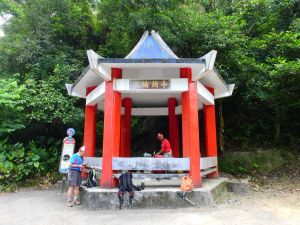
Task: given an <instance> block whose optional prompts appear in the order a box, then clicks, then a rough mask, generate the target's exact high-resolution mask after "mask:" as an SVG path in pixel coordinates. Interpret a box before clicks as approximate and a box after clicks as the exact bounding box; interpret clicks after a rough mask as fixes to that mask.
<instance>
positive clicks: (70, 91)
mask: <svg viewBox="0 0 300 225" xmlns="http://www.w3.org/2000/svg"><path fill="white" fill-rule="evenodd" d="M65 86H66V89H67V91H68V95H71V96H72V86H73V84H65Z"/></svg>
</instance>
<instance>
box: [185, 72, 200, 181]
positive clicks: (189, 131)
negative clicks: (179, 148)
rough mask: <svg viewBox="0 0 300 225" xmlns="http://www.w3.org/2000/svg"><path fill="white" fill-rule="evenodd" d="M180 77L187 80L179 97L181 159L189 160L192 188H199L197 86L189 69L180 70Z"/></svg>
mask: <svg viewBox="0 0 300 225" xmlns="http://www.w3.org/2000/svg"><path fill="white" fill-rule="evenodd" d="M180 77H181V78H188V91H186V92H183V93H182V96H181V98H182V145H183V157H189V158H190V176H191V177H192V180H193V184H194V187H201V186H202V178H201V175H200V142H199V125H198V93H197V86H196V85H197V84H196V82H194V81H192V70H191V68H180Z"/></svg>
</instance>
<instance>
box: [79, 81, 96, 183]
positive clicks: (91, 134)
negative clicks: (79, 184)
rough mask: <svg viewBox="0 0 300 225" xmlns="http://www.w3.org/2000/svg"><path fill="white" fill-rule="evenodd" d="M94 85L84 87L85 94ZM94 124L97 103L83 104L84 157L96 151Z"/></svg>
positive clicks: (93, 154)
mask: <svg viewBox="0 0 300 225" xmlns="http://www.w3.org/2000/svg"><path fill="white" fill-rule="evenodd" d="M95 88H96V86H91V87H87V88H86V96H87V95H88V94H89V93H91V92H92V91H93V90H94V89H95ZM96 124H97V105H92V106H85V116H84V137H83V145H84V146H85V149H86V153H85V156H86V157H95V152H96ZM82 177H83V178H86V177H87V174H86V173H84V172H83V173H82Z"/></svg>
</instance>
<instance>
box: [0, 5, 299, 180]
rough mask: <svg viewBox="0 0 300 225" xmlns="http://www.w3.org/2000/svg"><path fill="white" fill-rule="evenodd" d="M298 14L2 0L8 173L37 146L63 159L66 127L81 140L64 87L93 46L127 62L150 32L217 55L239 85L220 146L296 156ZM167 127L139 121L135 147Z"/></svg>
mask: <svg viewBox="0 0 300 225" xmlns="http://www.w3.org/2000/svg"><path fill="white" fill-rule="evenodd" d="M299 14H300V3H299V1H297V0H281V1H278V0H213V1H212V0H101V1H98V0H51V1H47V0H25V1H19V0H14V1H11V0H0V15H11V18H10V19H8V20H7V23H5V24H4V25H3V31H4V34H5V35H4V36H3V37H0V116H1V121H0V140H1V139H2V140H7V142H4V141H3V143H5V145H7V146H10V145H11V146H10V147H9V149H10V150H9V151H12V152H15V153H8V152H9V151H8V150H5V148H4V147H3V146H4V144H2V145H1V149H0V153H1V160H0V172H1V176H3V175H2V174H3V173H4V174H7V171H10V169H11V167H12V164H14V163H15V164H16V165H17V164H18V160H21V159H20V157H21V158H23V159H22V160H25V161H26V157H27V156H30V154H31V151H32V150H31V149H32V148H31V147H32V143H35V144H36V146H39V148H43V149H52V150H51V151H50V150H49V152H50V153H49V154H50V155H49V157H50V158H51V154H53V155H52V157H57V156H58V154H57V152H58V151H59V148H60V144H61V140H62V138H63V137H64V136H65V130H66V128H67V127H69V126H72V127H74V128H75V129H76V130H77V131H78V132H77V136H76V139H77V143H81V142H82V130H83V106H84V102H83V101H82V100H79V99H76V98H73V97H69V96H68V95H67V92H66V89H65V86H64V84H65V83H71V82H73V81H74V80H75V79H76V78H77V77H78V76H79V75H80V73H81V71H82V70H83V68H84V67H85V66H86V65H87V64H88V62H87V57H86V50H87V49H94V50H95V51H96V52H98V53H99V54H100V55H102V56H104V57H124V56H125V55H126V54H128V53H129V52H130V50H131V49H132V48H133V47H134V45H135V44H136V43H137V41H138V40H139V38H140V37H141V35H142V33H143V32H144V31H145V30H156V31H158V32H159V33H160V35H161V36H162V37H163V39H164V40H165V41H166V42H167V43H168V45H169V46H170V47H171V48H172V49H173V50H174V52H175V53H176V54H177V55H178V56H179V57H200V56H202V55H204V54H206V53H207V52H209V51H210V50H212V49H216V50H217V51H218V56H217V60H216V67H217V68H218V70H219V71H220V73H221V74H222V76H223V77H224V79H225V80H226V81H227V83H235V84H236V88H235V90H234V94H233V96H232V97H231V98H227V99H223V100H218V101H217V114H218V136H219V147H220V148H219V149H221V150H226V149H230V148H232V147H234V148H247V147H250V146H251V147H271V146H274V145H278V146H279V145H281V146H284V147H287V148H291V149H294V150H299V146H300V120H299V115H300V17H299ZM100 118H101V115H100ZM100 120H101V119H100ZM166 122H167V120H166V119H165V118H143V119H134V121H133V126H134V129H133V139H134V143H135V145H134V146H133V149H137V148H138V145H139V144H141V145H143V146H145V144H144V142H150V141H149V140H151V141H152V138H153V135H154V132H156V130H157V129H160V130H166V128H167V123H166ZM98 127H99V136H102V133H101V132H102V129H101V128H102V123H101V122H99V124H98ZM145 137H149V138H148V139H149V140H148V139H147V138H145ZM9 143H10V144H9ZM15 143H23V145H22V144H16V145H15ZM29 143H31V145H30V144H29ZM98 145H99V146H98V148H99V149H101V142H100V141H99V142H98ZM12 146H13V147H12ZM53 148H56V149H57V150H56V151H53ZM21 151H22V152H21ZM9 154H16V156H14V157H11V156H10V155H9ZM9 157H10V158H12V159H9V160H8V161H7V159H8V158H9ZM32 160H33V159H32ZM4 161H7V162H4ZM25 161H24V162H25ZM7 163H9V166H8V164H7ZM10 163H12V164H10ZM28 163H33V165H37V164H34V163H35V162H33V161H30V160H29V161H26V163H25V164H26V165H27V164H28ZM28 165H29V164H28ZM30 165H31V164H30ZM47 166H49V168H48V169H50V168H52V167H56V166H57V165H51V164H47ZM3 168H4V169H3ZM7 168H8V169H7ZM24 170H25V169H24ZM14 171H20V170H19V169H14ZM31 172H33V173H35V170H32V171H31ZM16 173H18V172H16ZM26 173H27V172H26ZM27 175H28V176H29V175H30V174H29V173H28V174H27ZM18 177H19V178H18V179H22V175H21V176H18ZM0 179H1V178H0Z"/></svg>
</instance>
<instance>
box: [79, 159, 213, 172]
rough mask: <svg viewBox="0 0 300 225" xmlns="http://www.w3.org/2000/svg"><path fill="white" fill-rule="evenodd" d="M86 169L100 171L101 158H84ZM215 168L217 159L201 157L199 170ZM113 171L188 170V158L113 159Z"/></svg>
mask: <svg viewBox="0 0 300 225" xmlns="http://www.w3.org/2000/svg"><path fill="white" fill-rule="evenodd" d="M84 163H85V164H86V165H87V167H91V168H97V169H100V170H101V169H102V158H101V157H85V158H84ZM216 166H217V157H202V158H201V159H200V167H201V170H207V169H209V168H212V167H216ZM112 168H113V170H152V171H153V170H173V171H175V170H183V171H188V170H190V160H189V158H151V157H149V158H146V157H133V158H121V157H113V160H112Z"/></svg>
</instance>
